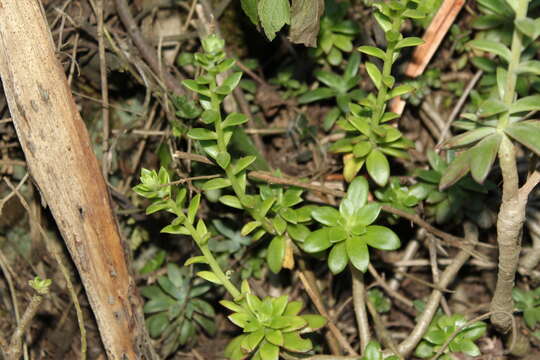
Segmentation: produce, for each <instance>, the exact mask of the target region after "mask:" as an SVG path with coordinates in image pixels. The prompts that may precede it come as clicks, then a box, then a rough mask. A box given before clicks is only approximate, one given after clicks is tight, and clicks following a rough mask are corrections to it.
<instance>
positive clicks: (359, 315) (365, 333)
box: [350, 266, 370, 353]
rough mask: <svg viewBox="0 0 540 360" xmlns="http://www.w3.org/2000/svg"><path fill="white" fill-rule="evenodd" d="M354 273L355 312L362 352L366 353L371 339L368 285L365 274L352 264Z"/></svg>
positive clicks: (353, 294)
mask: <svg viewBox="0 0 540 360" xmlns="http://www.w3.org/2000/svg"><path fill="white" fill-rule="evenodd" d="M350 269H351V275H352V296H353V303H354V314H355V315H356V324H357V326H358V333H359V337H360V350H361V351H360V353H364V351H365V349H366V346H367V344H368V343H369V340H370V332H369V321H368V316H367V311H366V301H365V298H366V296H367V294H366V286H365V285H364V274H362V273H361V272H360V271H359V270H358V269H356V268H355V267H354V266H350Z"/></svg>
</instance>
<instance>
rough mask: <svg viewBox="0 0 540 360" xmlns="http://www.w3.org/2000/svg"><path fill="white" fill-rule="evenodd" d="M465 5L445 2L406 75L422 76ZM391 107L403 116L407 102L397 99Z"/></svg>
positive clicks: (460, 1) (452, 0)
mask: <svg viewBox="0 0 540 360" xmlns="http://www.w3.org/2000/svg"><path fill="white" fill-rule="evenodd" d="M463 5H465V0H444V2H443V3H442V5H441V7H440V8H439V10H438V11H437V14H436V15H435V16H434V17H433V20H431V23H430V24H429V26H428V28H427V29H426V32H425V33H424V36H423V37H422V39H423V40H424V43H423V44H422V45H420V46H418V47H417V48H416V49H414V52H413V55H412V58H411V61H410V62H409V63H408V65H407V67H406V68H405V75H407V76H409V77H412V78H415V77H418V76H420V75H422V73H423V72H424V70H425V69H426V67H427V66H428V64H429V62H430V61H431V58H432V57H433V55H434V54H435V52H436V51H437V49H438V48H439V45H441V42H442V40H443V39H444V37H445V36H446V33H447V32H448V29H450V26H452V24H453V23H454V21H455V20H456V17H457V15H458V14H459V12H460V11H461V9H462V8H463ZM390 106H391V111H393V112H395V113H396V114H400V115H401V114H402V113H403V110H404V109H405V101H403V100H402V99H401V98H399V97H397V98H395V99H393V100H392V102H391V104H390Z"/></svg>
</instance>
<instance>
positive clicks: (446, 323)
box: [415, 314, 487, 360]
mask: <svg viewBox="0 0 540 360" xmlns="http://www.w3.org/2000/svg"><path fill="white" fill-rule="evenodd" d="M486 327H487V326H486V324H485V323H484V322H482V321H477V322H475V323H472V324H468V325H467V320H466V319H465V317H464V316H463V315H460V314H455V315H452V316H447V315H442V316H439V317H436V318H435V319H433V321H432V322H431V324H430V326H429V328H428V331H427V332H426V334H425V335H424V337H423V340H422V341H421V342H420V344H418V346H417V347H416V350H415V355H416V356H418V357H420V358H423V359H424V358H430V357H432V356H433V355H435V354H436V353H437V351H439V349H440V348H441V346H442V345H443V344H445V343H446V341H447V340H449V339H450V337H451V336H453V335H454V333H456V332H457V335H456V336H455V337H454V338H453V339H452V341H450V343H449V344H448V347H447V348H446V349H445V350H444V353H443V355H442V356H441V357H440V358H439V359H441V360H453V359H454V357H452V356H451V355H450V354H452V353H464V354H467V355H469V356H473V357H474V356H479V355H480V349H478V346H476V344H475V343H474V342H475V341H476V340H478V339H479V338H481V337H482V336H484V334H485V333H486Z"/></svg>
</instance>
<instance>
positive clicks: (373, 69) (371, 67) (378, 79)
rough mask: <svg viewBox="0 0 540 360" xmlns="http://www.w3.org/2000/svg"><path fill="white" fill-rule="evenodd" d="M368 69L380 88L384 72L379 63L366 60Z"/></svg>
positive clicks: (374, 82) (372, 79) (371, 77)
mask: <svg viewBox="0 0 540 360" xmlns="http://www.w3.org/2000/svg"><path fill="white" fill-rule="evenodd" d="M366 70H367V73H368V75H369V77H370V79H371V81H373V84H374V85H375V87H376V88H377V89H380V87H381V84H382V74H381V71H380V70H379V68H378V67H377V65H375V64H374V63H371V62H366Z"/></svg>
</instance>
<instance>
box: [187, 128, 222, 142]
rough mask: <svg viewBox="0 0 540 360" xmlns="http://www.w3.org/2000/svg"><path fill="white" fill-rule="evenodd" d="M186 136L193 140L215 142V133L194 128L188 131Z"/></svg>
mask: <svg viewBox="0 0 540 360" xmlns="http://www.w3.org/2000/svg"><path fill="white" fill-rule="evenodd" d="M187 135H188V136H189V137H190V138H192V139H194V140H216V139H217V135H216V133H215V132H213V131H210V130H208V129H203V128H194V129H191V130H189V131H188V133H187Z"/></svg>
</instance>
